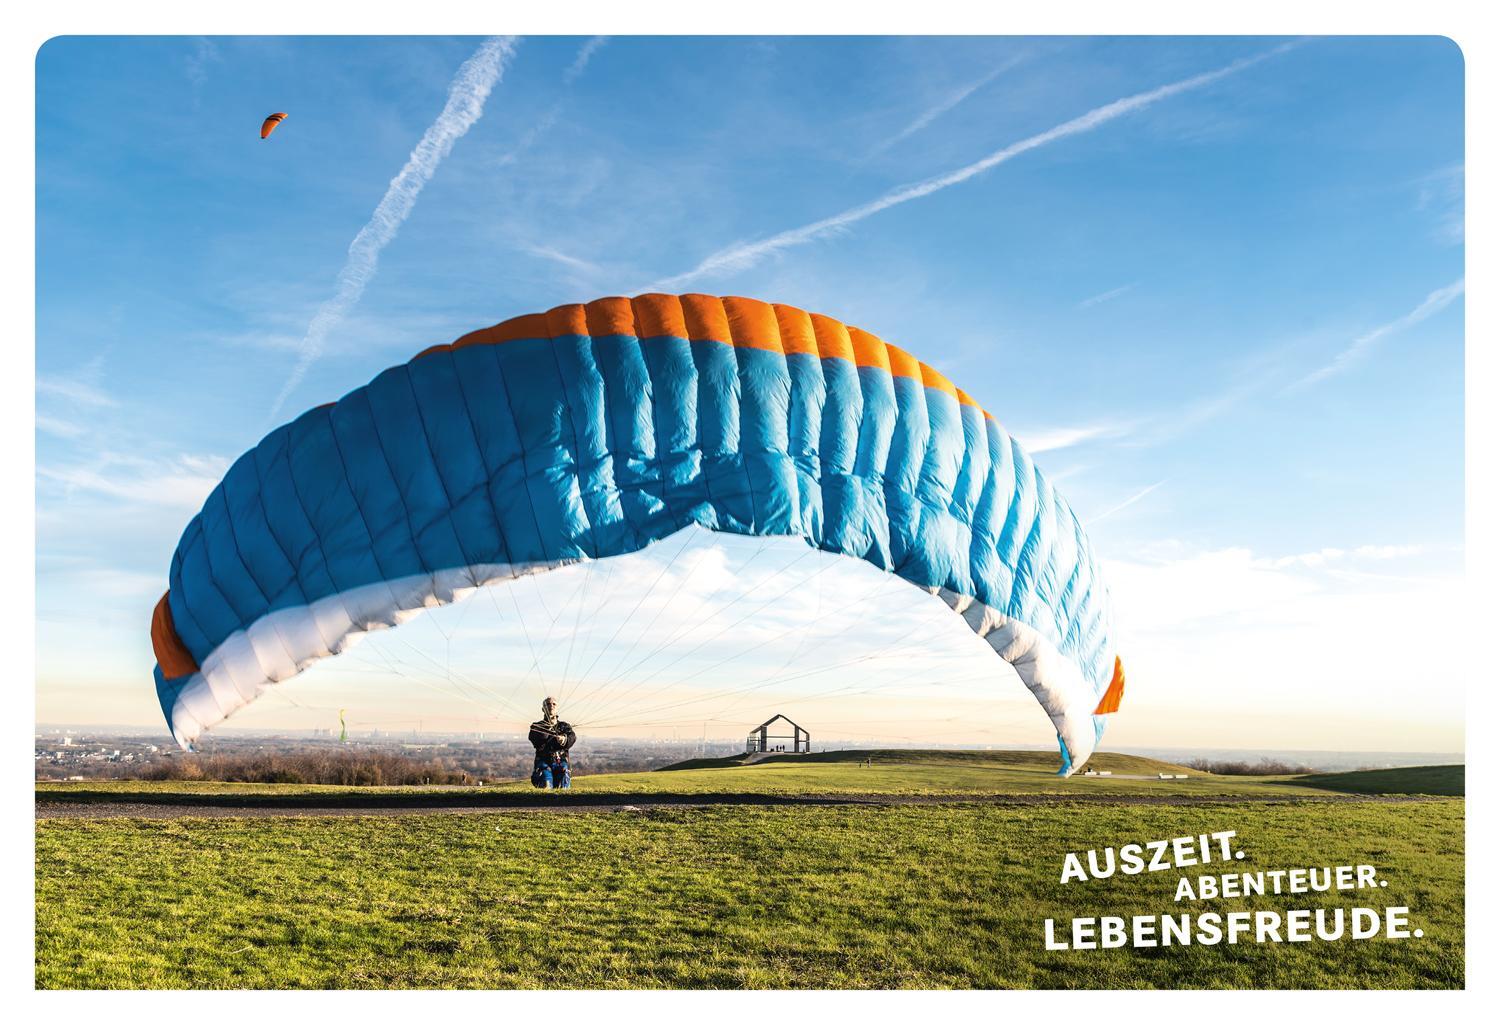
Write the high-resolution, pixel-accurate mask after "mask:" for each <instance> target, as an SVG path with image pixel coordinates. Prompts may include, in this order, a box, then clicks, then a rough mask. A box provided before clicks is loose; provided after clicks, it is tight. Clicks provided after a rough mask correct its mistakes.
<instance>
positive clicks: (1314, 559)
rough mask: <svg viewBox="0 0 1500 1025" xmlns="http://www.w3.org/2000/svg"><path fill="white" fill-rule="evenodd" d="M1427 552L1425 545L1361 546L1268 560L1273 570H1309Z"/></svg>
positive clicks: (1400, 557)
mask: <svg viewBox="0 0 1500 1025" xmlns="http://www.w3.org/2000/svg"><path fill="white" fill-rule="evenodd" d="M1425 551H1426V548H1425V547H1424V546H1423V545H1360V546H1359V547H1357V548H1320V549H1318V550H1317V551H1315V552H1299V553H1298V554H1296V555H1283V556H1279V557H1277V558H1274V559H1268V560H1266V565H1268V566H1270V567H1271V568H1273V569H1285V568H1287V567H1290V566H1305V567H1307V568H1309V569H1312V568H1316V567H1320V566H1327V565H1329V564H1331V563H1337V562H1347V561H1349V560H1351V559H1352V560H1379V561H1385V560H1390V559H1406V558H1410V557H1411V556H1413V555H1421V554H1422V553H1423V552H1425Z"/></svg>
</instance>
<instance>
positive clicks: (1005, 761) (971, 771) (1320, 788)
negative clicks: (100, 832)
mask: <svg viewBox="0 0 1500 1025" xmlns="http://www.w3.org/2000/svg"><path fill="white" fill-rule="evenodd" d="M867 759H868V762H869V764H868V765H867V764H866V762H867ZM694 765H698V766H701V767H697V768H694V767H692V766H694ZM1089 767H1090V768H1094V769H1098V770H1101V771H1109V772H1113V773H1115V775H1113V776H1082V775H1076V776H1073V777H1071V778H1068V779H1060V778H1058V777H1057V775H1056V757H1055V756H1054V755H1052V754H1050V753H1048V752H1042V751H835V752H828V753H820V754H813V755H800V756H799V755H787V756H773V757H771V758H769V759H766V760H763V761H759V762H756V763H755V764H753V765H741V764H739V759H733V758H729V759H707V760H702V761H699V762H687V763H683V767H674V769H673V771H657V772H642V773H625V774H608V775H596V776H578V777H575V779H574V788H575V789H574V791H573V793H572V794H566V793H551V794H547V793H537V792H535V791H533V790H532V788H531V786H530V784H529V783H528V782H527V781H525V780H512V781H507V782H503V783H498V784H493V785H491V786H486V787H483V788H451V787H448V788H420V787H404V788H402V787H327V786H309V785H303V784H243V783H199V782H193V783H184V782H171V783H140V782H114V783H111V782H85V783H44V784H38V785H37V793H38V796H39V797H41V798H43V799H53V800H60V799H68V800H77V801H86V800H139V799H149V800H170V799H174V798H175V799H179V800H184V801H187V800H197V799H210V800H212V799H215V798H222V799H226V800H227V799H231V798H232V799H234V800H254V799H260V800H268V801H275V802H277V803H284V802H294V801H300V800H306V801H310V802H321V801H326V800H339V801H341V802H347V803H350V804H357V803H358V802H359V801H361V800H366V801H370V800H380V801H388V800H389V799H391V798H392V797H393V796H395V795H398V794H405V795H429V794H441V795H443V799H444V800H445V801H451V802H452V803H465V804H469V803H473V804H482V803H483V802H485V801H486V800H493V799H495V796H496V795H499V796H501V797H503V798H504V799H506V800H514V799H516V798H517V797H518V796H519V795H522V794H533V795H534V799H536V800H546V801H553V802H556V801H567V800H570V799H573V798H576V797H582V796H585V795H587V796H588V797H591V798H599V797H603V796H606V795H610V794H617V795H620V796H622V797H639V798H646V797H649V796H651V795H676V796H691V795H714V794H719V795H723V794H765V795H780V796H806V795H826V796H841V795H843V796H847V795H855V794H888V795H921V794H933V795H950V796H957V795H973V796H986V797H994V796H1003V795H1006V794H1056V795H1075V794H1081V795H1089V796H1091V797H1108V796H1111V795H1119V796H1130V795H1139V794H1149V795H1159V796H1164V797H1170V796H1181V797H1211V796H1221V797H1222V796H1236V795H1252V794H1253V795H1259V796H1263V797H1274V798H1288V797H1293V796H1297V795H1299V794H1302V795H1309V794H1314V793H1320V794H1327V793H1330V792H1340V791H1342V792H1359V793H1379V792H1382V791H1381V790H1380V789H1379V788H1380V786H1381V782H1380V780H1376V781H1374V782H1371V783H1368V784H1365V785H1364V786H1365V789H1362V790H1361V789H1357V788H1358V787H1359V786H1360V784H1359V782H1358V781H1359V779H1360V778H1361V774H1358V773H1341V774H1338V775H1337V776H1319V777H1286V776H1274V777H1258V776H1212V775H1208V774H1206V773H1201V772H1195V771H1193V770H1189V769H1185V768H1183V767H1182V766H1178V765H1171V764H1169V763H1166V762H1159V761H1156V760H1154V759H1150V758H1141V757H1138V756H1135V755H1124V754H1110V753H1103V754H1099V755H1096V756H1095V757H1094V758H1093V759H1091V760H1090V762H1089ZM1454 768H1457V769H1459V770H1460V771H1459V773H1458V783H1457V789H1454V784H1453V783H1452V780H1451V779H1448V781H1447V783H1446V784H1445V786H1446V789H1430V790H1426V791H1423V790H1413V789H1410V780H1411V779H1413V778H1415V776H1414V775H1413V774H1414V773H1415V772H1416V770H1394V771H1395V772H1396V773H1397V775H1394V776H1390V775H1388V776H1384V777H1381V779H1383V780H1388V781H1390V782H1391V783H1392V784H1393V785H1403V784H1402V781H1405V784H1404V785H1406V786H1407V789H1397V790H1395V791H1393V792H1396V793H1445V794H1452V793H1461V792H1462V773H1461V768H1462V767H1454ZM1159 773H1168V774H1171V775H1179V774H1182V775H1186V776H1187V777H1188V778H1187V779H1171V780H1163V779H1159V778H1157V777H1158V774H1159ZM1449 775H1450V776H1451V773H1450V774H1449ZM1142 776H1143V777H1146V778H1144V779H1142V778H1130V777H1142ZM1439 778H1440V776H1433V779H1434V780H1438V779H1439ZM1324 780H1327V781H1329V785H1324V783H1323V782H1322V781H1324ZM1433 786H1434V787H1436V786H1437V783H1436V782H1434V784H1433ZM424 799H425V798H424Z"/></svg>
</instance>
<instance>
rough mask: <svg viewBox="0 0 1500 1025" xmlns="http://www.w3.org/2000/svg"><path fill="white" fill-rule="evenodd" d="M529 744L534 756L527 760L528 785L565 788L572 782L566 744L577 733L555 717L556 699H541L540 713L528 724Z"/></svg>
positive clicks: (557, 788) (540, 787) (574, 738)
mask: <svg viewBox="0 0 1500 1025" xmlns="http://www.w3.org/2000/svg"><path fill="white" fill-rule="evenodd" d="M529 739H530V740H531V746H532V747H534V748H536V758H535V759H534V760H533V761H532V763H531V785H532V786H534V787H536V788H537V789H538V790H567V789H569V788H570V787H572V785H573V770H572V768H571V767H570V766H569V765H568V748H570V747H572V746H573V743H574V741H576V740H577V739H578V735H577V734H575V733H574V732H573V727H571V726H569V725H568V724H567V723H565V722H563V721H562V720H561V719H559V718H558V717H557V699H556V698H551V697H549V698H547V700H545V701H543V702H542V717H541V718H540V719H538V720H537V721H536V722H534V723H532V724H531V735H530V738H529Z"/></svg>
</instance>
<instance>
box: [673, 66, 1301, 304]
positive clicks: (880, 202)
mask: <svg viewBox="0 0 1500 1025" xmlns="http://www.w3.org/2000/svg"><path fill="white" fill-rule="evenodd" d="M1297 45H1299V44H1298V43H1296V42H1292V43H1285V44H1283V45H1281V46H1278V47H1275V48H1274V49H1271V50H1267V51H1265V52H1264V53H1259V54H1256V55H1254V56H1252V57H1244V58H1241V59H1240V60H1237V61H1234V62H1233V63H1231V64H1226V65H1225V66H1224V67H1222V68H1218V69H1216V70H1214V71H1207V72H1204V73H1203V74H1201V75H1194V76H1192V77H1191V78H1184V79H1182V80H1180V81H1177V82H1172V83H1170V84H1168V85H1164V86H1160V87H1158V88H1156V89H1150V90H1148V91H1146V92H1142V93H1136V94H1134V95H1132V96H1126V97H1124V98H1122V99H1118V100H1115V101H1114V102H1113V103H1106V104H1105V105H1104V106H1102V107H1095V108H1094V109H1093V110H1091V111H1089V112H1088V113H1086V114H1082V115H1080V116H1078V117H1075V118H1073V119H1072V120H1071V121H1064V122H1063V123H1062V124H1060V125H1056V126H1055V127H1052V128H1049V129H1047V130H1046V131H1045V132H1039V133H1037V134H1036V135H1032V136H1029V137H1027V138H1025V139H1022V140H1021V141H1020V142H1014V143H1011V144H1010V145H1009V146H1006V147H1004V148H1003V149H998V150H996V151H995V152H993V153H991V154H990V155H989V156H986V157H983V158H981V159H979V160H976V161H974V162H973V163H972V164H968V165H966V166H964V167H960V168H958V169H957V170H955V171H949V172H948V173H946V174H940V175H937V176H935V177H932V178H928V179H926V180H925V181H920V182H917V183H916V184H914V185H906V186H903V187H902V188H899V189H895V190H893V191H891V192H887V193H886V194H885V195H883V196H881V197H880V198H879V199H876V200H873V201H871V202H869V203H864V204H862V205H860V206H856V207H851V208H850V209H848V210H845V211H843V212H842V213H837V214H834V215H833V216H832V217H825V218H823V219H822V220H819V221H813V222H812V223H811V224H805V225H803V226H802V227H800V228H792V229H790V230H787V231H783V232H781V233H780V234H777V235H772V236H771V237H769V238H764V239H761V240H759V241H756V242H745V243H738V244H736V245H733V246H730V247H728V248H726V249H721V250H719V251H718V252H716V253H713V254H711V255H709V256H707V257H705V258H704V259H703V260H702V262H700V263H699V264H698V266H696V267H694V268H693V269H692V270H689V271H685V272H684V273H682V274H677V275H674V276H672V277H669V278H664V279H662V280H661V281H658V282H657V283H656V284H655V285H653V286H652V287H651V288H649V289H644V290H643V291H659V290H673V289H676V288H679V287H681V286H682V285H684V284H686V283H688V282H690V281H694V280H696V279H698V278H700V277H704V276H707V275H714V274H726V273H730V272H734V271H743V270H747V269H748V268H750V267H753V266H755V265H756V264H758V263H760V262H761V261H762V260H764V259H766V258H767V257H770V256H774V255H775V254H777V253H780V252H782V251H783V250H786V249H791V248H793V247H794V246H801V245H807V244H808V243H810V242H813V241H816V240H817V239H820V238H823V237H825V236H828V235H832V234H836V233H838V232H841V231H845V230H847V229H848V228H850V227H852V226H853V225H855V224H858V223H859V222H860V221H863V220H865V219H866V218H868V217H873V216H874V215H875V214H878V213H880V212H882V211H884V210H889V209H890V208H891V207H893V206H900V205H901V204H903V203H909V202H911V201H912V200H914V199H922V198H924V197H926V196H930V195H932V194H933V193H935V192H941V191H942V190H943V189H947V188H951V187H952V186H954V185H958V184H961V183H963V182H966V181H968V180H969V179H970V178H973V177H975V176H976V175H980V174H983V173H984V172H985V171H988V170H990V169H991V168H993V167H997V166H999V165H1000V164H1003V163H1005V162H1006V161H1008V160H1012V159H1014V158H1015V157H1018V156H1020V155H1021V154H1023V153H1027V152H1030V151H1031V150H1034V149H1039V148H1041V147H1042V146H1046V145H1048V144H1049V143H1053V142H1057V141H1058V140H1060V139H1066V138H1070V137H1071V136H1075V135H1082V134H1084V133H1085V132H1091V131H1093V130H1094V129H1096V128H1099V127H1100V126H1102V125H1105V124H1108V123H1109V122H1111V121H1114V120H1115V119H1117V118H1120V117H1124V116H1125V115H1126V114H1133V113H1135V112H1136V111H1139V110H1144V109H1145V108H1147V107H1149V106H1151V105H1153V104H1156V103H1160V102H1161V101H1162V100H1165V99H1169V98H1170V97H1173V96H1178V95H1181V94H1182V93H1186V92H1190V91H1192V90H1194V89H1201V88H1203V87H1204V86H1207V85H1211V84H1212V83H1214V82H1218V81H1220V80H1222V79H1225V78H1228V77H1229V76H1231V75H1235V74H1238V73H1239V72H1241V71H1244V70H1246V69H1247V68H1250V67H1253V66H1255V65H1256V64H1259V63H1260V62H1262V61H1264V60H1267V59H1268V58H1270V57H1274V56H1276V55H1278V54H1281V53H1285V52H1286V51H1287V50H1289V49H1291V48H1293V47H1294V46H1297Z"/></svg>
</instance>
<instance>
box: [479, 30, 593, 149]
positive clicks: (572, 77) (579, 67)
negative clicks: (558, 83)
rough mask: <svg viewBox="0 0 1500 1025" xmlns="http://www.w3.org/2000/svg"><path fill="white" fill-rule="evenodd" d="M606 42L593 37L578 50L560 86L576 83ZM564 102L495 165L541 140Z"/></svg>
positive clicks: (544, 113)
mask: <svg viewBox="0 0 1500 1025" xmlns="http://www.w3.org/2000/svg"><path fill="white" fill-rule="evenodd" d="M607 42H609V37H608V36H593V37H592V38H590V39H589V41H588V42H586V43H584V44H583V45H582V46H580V47H579V48H578V55H577V56H576V57H574V58H573V63H572V64H569V65H568V68H567V70H566V71H564V72H563V77H562V84H563V87H564V88H567V87H569V86H571V85H572V84H573V83H574V82H576V81H578V79H579V77H580V76H581V75H582V74H583V72H584V69H586V68H587V67H588V66H589V61H590V60H592V59H593V57H594V54H596V53H598V52H599V49H600V47H602V46H603V45H604V44H605V43H607ZM564 102H565V101H564V100H562V99H559V100H558V101H557V102H556V103H554V104H552V106H550V107H548V108H547V109H546V110H545V111H543V112H542V116H541V117H539V118H537V119H536V120H535V121H534V122H532V124H531V126H530V127H529V128H527V129H526V131H524V132H522V133H521V137H520V138H519V139H517V140H516V144H515V145H514V146H512V147H511V148H510V151H509V152H508V153H505V154H503V155H501V157H500V159H499V160H498V161H497V163H499V164H500V165H501V166H502V167H503V166H506V165H508V164H514V163H515V162H516V161H518V160H520V159H521V154H523V153H525V152H526V151H527V150H529V149H531V147H532V146H534V145H536V141H537V139H539V138H541V137H542V136H543V135H544V134H546V133H547V132H548V131H550V130H551V128H552V126H553V125H555V124H557V119H558V117H559V116H560V115H561V114H562V109H563V104H564Z"/></svg>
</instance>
